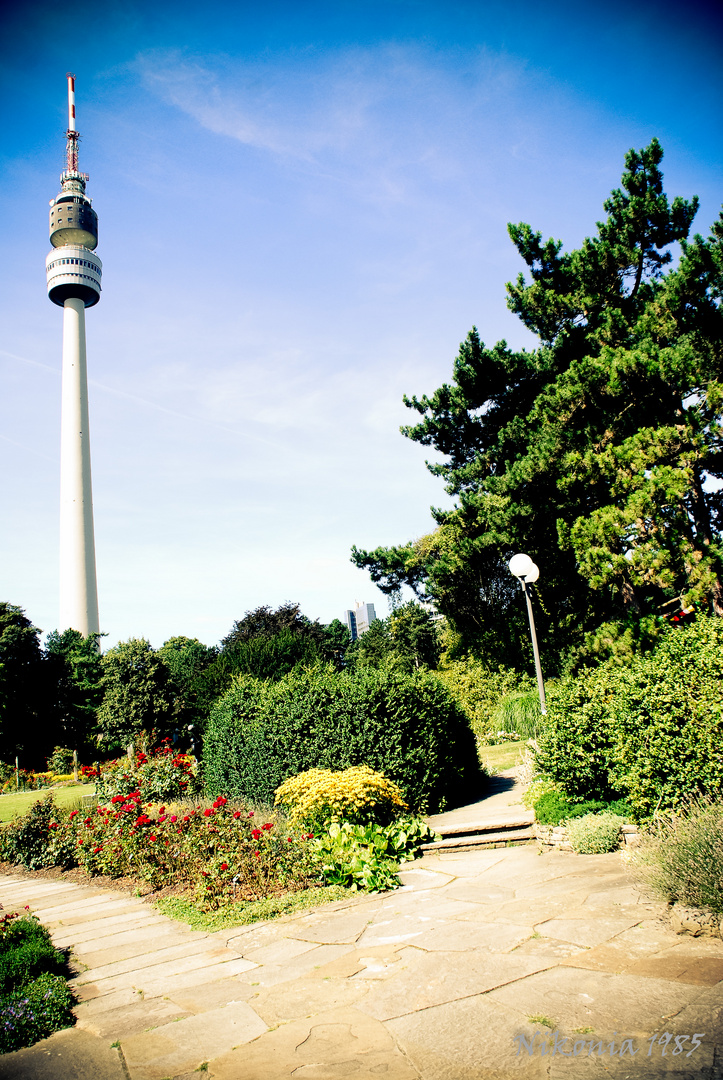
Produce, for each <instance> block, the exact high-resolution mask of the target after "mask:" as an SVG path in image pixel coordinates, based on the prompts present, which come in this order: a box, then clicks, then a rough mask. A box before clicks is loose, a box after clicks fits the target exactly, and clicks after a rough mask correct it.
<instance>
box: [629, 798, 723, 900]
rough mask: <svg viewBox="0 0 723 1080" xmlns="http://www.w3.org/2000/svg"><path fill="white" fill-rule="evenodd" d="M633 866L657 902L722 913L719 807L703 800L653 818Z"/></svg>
mask: <svg viewBox="0 0 723 1080" xmlns="http://www.w3.org/2000/svg"><path fill="white" fill-rule="evenodd" d="M632 866H633V869H634V871H635V873H636V874H637V876H638V877H639V878H640V879H641V880H642V881H644V882H645V883H646V885H648V887H649V888H650V889H651V891H652V892H653V893H654V894H655V895H656V896H659V897H660V898H661V899H663V900H668V901H674V900H679V901H681V902H682V903H684V904H687V905H688V906H689V907H696V908H697V907H702V908H710V910H711V911H714V912H716V913H717V914H718V915H723V804H721V803H720V802H719V801H715V800H713V799H702V800H699V801H697V802H692V803H690V804H688V806H686V807H684V808H683V809H682V810H681V811H680V813H677V814H673V815H670V816H669V817H667V818H666V817H662V816H658V817H657V818H656V819H655V822H654V824H653V826H652V828H651V829H650V830H649V831H648V833H647V834H646V835H645V836H643V838H642V842H641V844H640V847H639V848H638V849H637V850H636V851H635V852H634V855H633V861H632Z"/></svg>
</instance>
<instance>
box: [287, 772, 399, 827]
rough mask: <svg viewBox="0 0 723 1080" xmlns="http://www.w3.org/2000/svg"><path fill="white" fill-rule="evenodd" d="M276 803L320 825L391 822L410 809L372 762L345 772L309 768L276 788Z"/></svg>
mask: <svg viewBox="0 0 723 1080" xmlns="http://www.w3.org/2000/svg"><path fill="white" fill-rule="evenodd" d="M274 805H276V806H282V807H283V809H284V810H285V812H286V813H287V814H288V815H289V817H290V818H291V820H292V821H294V822H304V823H306V824H307V825H309V826H317V827H318V828H321V827H322V826H323V825H324V824H325V823H327V822H329V821H330V820H331V819H332V818H341V819H342V820H344V821H350V822H353V823H355V824H359V825H367V824H371V823H376V824H378V825H387V824H388V823H389V822H390V821H392V820H393V819H394V818H395V817H398V816H399V814H400V813H403V812H404V811H405V810H407V809H408V807H407V804H406V802H405V801H404V799H403V797H402V790H401V788H400V787H399V786H398V784H395V783H394V781H393V780H387V778H386V777H385V776H383V775H382V773H379V772H375V771H374V770H373V769H370V768H369V766H368V765H355V766H354V767H353V768H351V769H344V770H342V771H341V772H334V771H333V770H331V769H307V771H306V772H302V773H299V774H298V775H297V776H291V777H289V779H288V780H285V781H284V783H283V784H281V786H280V787H278V788H277V789H276V797H275V799H274Z"/></svg>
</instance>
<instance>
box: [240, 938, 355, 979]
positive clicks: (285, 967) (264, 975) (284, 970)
mask: <svg viewBox="0 0 723 1080" xmlns="http://www.w3.org/2000/svg"><path fill="white" fill-rule="evenodd" d="M354 948H355V946H354V945H319V946H317V947H316V948H315V949H310V950H309V951H308V952H305V953H302V954H301V955H300V956H295V957H294V959H293V960H287V961H285V963H283V964H261V965H260V966H259V967H257V968H255V970H253V971H251V970H250V969H249V971H248V975H247V976H246V978H247V979H248V981H249V982H250V983H252V984H254V983H256V984H257V985H259V986H275V985H276V984H277V983H282V982H290V981H291V980H293V979H299V978H303V977H304V976H305V975H307V974H309V973H311V972H313V971H314V969H315V968H320V967H323V966H324V965H325V964H328V963H329V962H330V961H331V960H337V959H338V958H339V957H341V956H345V955H346V954H347V953H350V952H353V951H354Z"/></svg>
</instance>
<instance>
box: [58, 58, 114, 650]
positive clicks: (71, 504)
mask: <svg viewBox="0 0 723 1080" xmlns="http://www.w3.org/2000/svg"><path fill="white" fill-rule="evenodd" d="M67 78H68V130H67V131H66V133H65V136H66V151H65V152H66V167H65V170H64V171H63V172H62V173H61V175H60V184H61V191H60V193H59V195H57V196H56V198H55V199H51V200H50V243H51V244H52V246H53V250H52V251H51V252H50V254H49V255H48V257H47V259H46V260H45V270H46V275H47V282H48V296H49V297H50V299H51V300H52V302H53V303H54V304H57V305H58V306H59V307H62V308H63V386H62V403H61V423H60V629H61V631H62V630H69V629H72V630H79V631H80V632H81V634H83V636H84V637H89V636H91V635H98V634H99V633H100V625H99V621H98V589H97V584H96V570H95V536H94V529H93V495H92V487H91V474H90V436H89V430H88V376H87V368H86V353H85V309H86V308H87V307H93V306H94V305H95V304H97V303H98V301H99V300H100V280H101V272H102V269H103V267H102V263H101V261H100V259H99V258H98V256H97V255H96V254H95V248H96V246H97V244H98V215H97V214H96V212H95V210H94V209H93V207H92V204H91V200H90V199H89V198H88V196H87V195H86V194H85V185H86V183H87V181H88V176H87V175H86V173H82V172H80V171H79V169H78V141H79V138H80V136H79V133H78V130H77V128H76V126H75V76H74V75H68V76H67Z"/></svg>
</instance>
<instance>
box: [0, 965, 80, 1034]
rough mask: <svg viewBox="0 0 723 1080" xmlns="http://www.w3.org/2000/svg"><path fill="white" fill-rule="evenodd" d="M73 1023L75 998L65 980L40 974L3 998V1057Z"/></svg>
mask: <svg viewBox="0 0 723 1080" xmlns="http://www.w3.org/2000/svg"><path fill="white" fill-rule="evenodd" d="M74 1023H75V1017H74V1016H73V995H72V993H71V991H70V989H69V988H68V984H67V983H66V981H65V979H64V978H62V976H60V975H48V974H46V975H40V976H39V977H38V978H37V979H34V980H33V981H32V982H30V983H28V984H27V985H26V986H24V987H22V988H21V989H19V990H15V991H14V992H13V993H11V994H8V995H7V996H6V997H3V998H2V1008H0V1054H9V1053H10V1052H11V1051H13V1050H20V1049H22V1047H24V1046H32V1044H33V1043H35V1042H38V1040H39V1039H45V1038H47V1036H48V1035H52V1034H53V1032H54V1031H60V1030H61V1028H66V1027H72V1026H73V1024H74Z"/></svg>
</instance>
